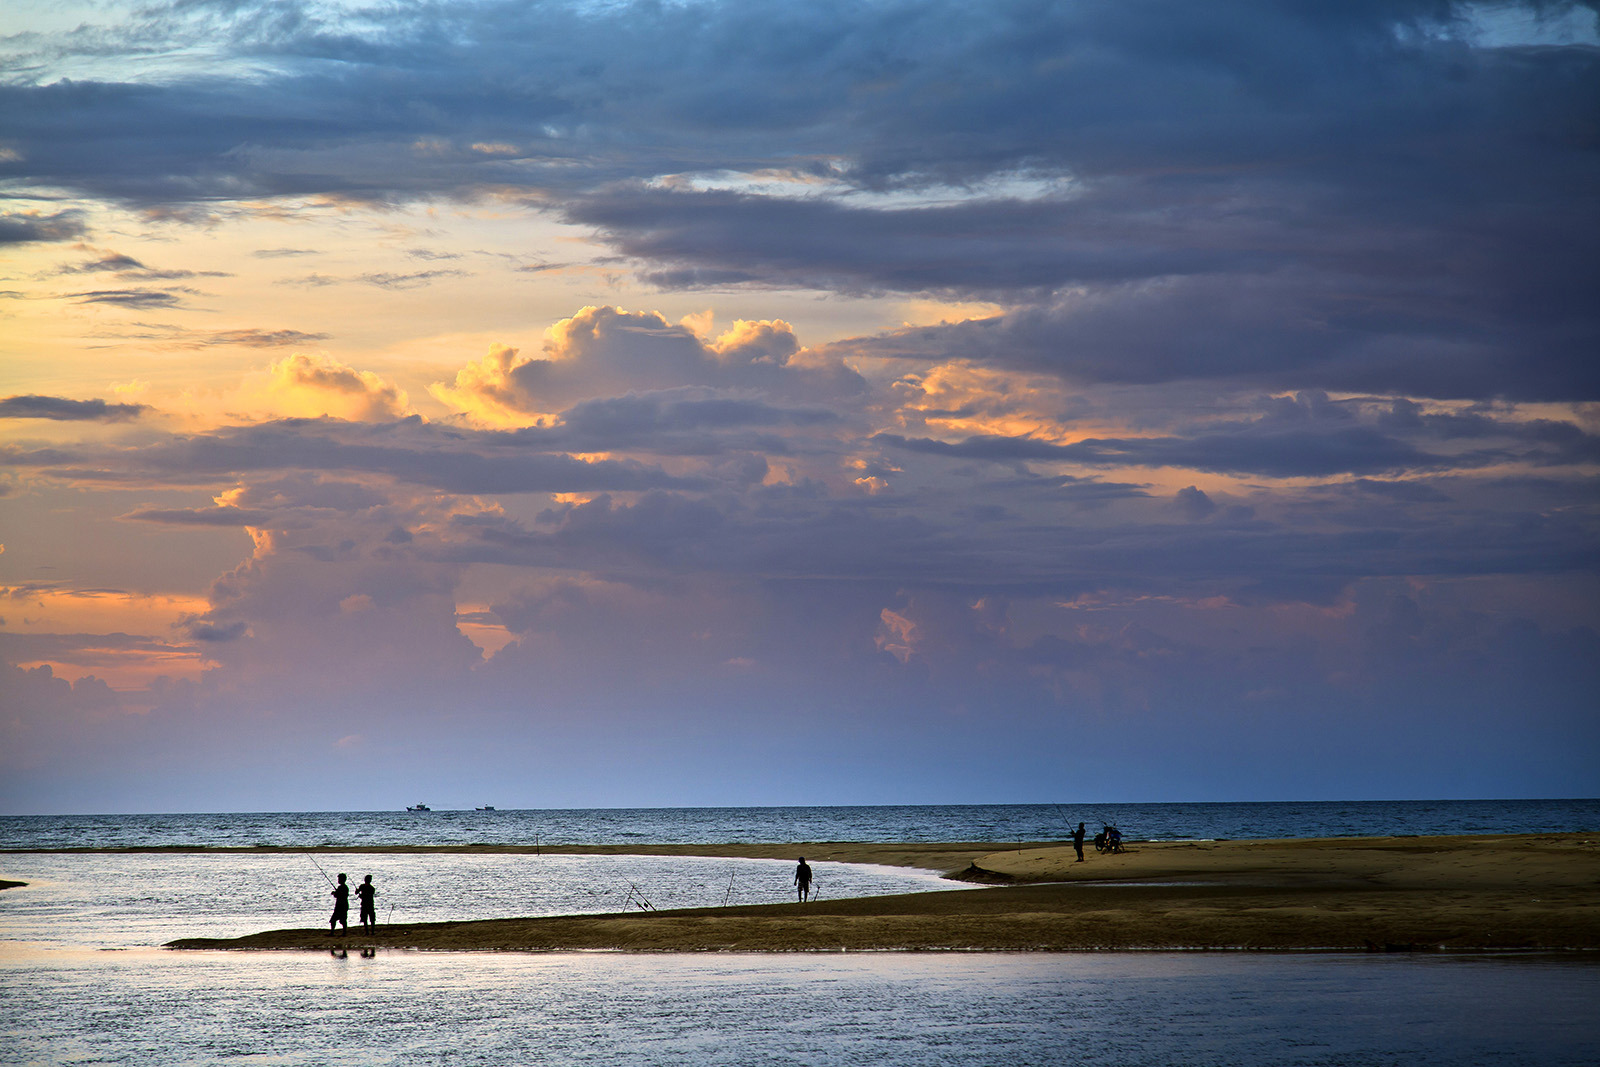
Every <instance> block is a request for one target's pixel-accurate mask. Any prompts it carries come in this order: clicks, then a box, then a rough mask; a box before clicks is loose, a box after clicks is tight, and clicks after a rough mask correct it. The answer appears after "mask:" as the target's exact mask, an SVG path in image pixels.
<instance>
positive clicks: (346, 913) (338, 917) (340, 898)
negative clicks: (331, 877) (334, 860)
mask: <svg viewBox="0 0 1600 1067" xmlns="http://www.w3.org/2000/svg"><path fill="white" fill-rule="evenodd" d="M328 895H329V896H331V897H332V898H333V915H332V916H331V917H330V918H329V919H328V933H329V934H330V935H331V934H332V933H333V928H334V927H335V926H343V927H344V931H345V933H349V932H350V887H349V886H347V885H345V884H344V875H342V874H341V875H340V876H339V884H338V885H336V886H334V887H333V892H332V893H329V894H328Z"/></svg>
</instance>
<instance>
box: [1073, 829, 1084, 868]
mask: <svg viewBox="0 0 1600 1067" xmlns="http://www.w3.org/2000/svg"><path fill="white" fill-rule="evenodd" d="M1072 847H1073V848H1075V849H1077V850H1078V860H1077V862H1079V863H1082V862H1083V823H1081V822H1080V823H1079V824H1078V828H1077V829H1076V830H1074V831H1072Z"/></svg>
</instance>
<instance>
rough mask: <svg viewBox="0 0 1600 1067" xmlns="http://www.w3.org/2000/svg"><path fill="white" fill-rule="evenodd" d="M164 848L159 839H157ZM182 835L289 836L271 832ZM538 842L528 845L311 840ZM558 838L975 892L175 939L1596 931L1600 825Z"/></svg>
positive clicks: (979, 946)
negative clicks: (828, 869) (820, 866)
mask: <svg viewBox="0 0 1600 1067" xmlns="http://www.w3.org/2000/svg"><path fill="white" fill-rule="evenodd" d="M164 851H171V850H164ZM189 851H252V852H271V851H294V850H277V849H271V848H253V849H233V850H224V849H204V850H201V849H192V850H189ZM317 851H335V852H350V853H374V852H445V853H448V852H497V853H516V852H533V851H535V849H534V848H533V847H531V846H530V847H523V846H493V845H468V846H434V847H402V848H393V849H382V848H371V847H351V848H338V849H321V850H317ZM538 851H542V852H544V853H563V854H574V853H578V854H595V853H608V854H633V855H696V856H716V857H727V856H740V857H750V858H780V859H793V858H794V857H795V856H797V855H804V856H806V857H807V859H808V860H813V861H815V860H836V861H841V862H848V863H880V864H892V865H901V866H908V867H917V868H923V869H928V870H935V871H940V872H942V873H944V874H945V875H946V877H952V878H959V879H963V880H967V881H971V882H974V883H979V884H982V885H983V886H984V888H977V889H974V890H972V891H970V892H957V893H952V892H931V893H909V894H900V895H894V896H880V897H866V898H859V899H846V900H823V901H815V902H809V903H805V904H799V903H793V902H789V903H779V904H763V905H754V906H742V907H721V908H691V909H682V910H673V911H650V912H646V911H633V912H620V913H615V914H607V915H581V916H556V917H548V918H531V919H489V920H478V921H462V922H438V923H409V924H396V925H393V926H379V928H378V929H377V930H376V931H375V932H373V933H360V932H358V931H352V932H351V933H349V934H348V935H344V934H341V935H339V936H332V937H330V936H329V935H328V933H327V931H326V930H325V929H322V928H317V929H300V930H271V931H265V932H262V933H257V934H251V935H248V936H245V937H239V938H227V939H216V938H185V939H182V940H178V941H174V942H171V943H170V945H169V946H168V947H171V948H185V949H302V950H305V949H311V950H321V951H326V950H328V949H329V948H331V947H348V948H352V949H353V948H357V947H361V948H365V947H372V948H379V949H420V950H435V951H521V952H554V951H567V950H611V951H631V952H669V951H676V952H689V951H697V952H705V951H724V952H798V951H812V952H830V951H833V952H836V951H873V950H879V951H892V950H901V951H941V950H943V951H961V950H966V951H1036V952H1065V951H1091V950H1093V951H1106V950H1154V949H1167V950H1173V949H1211V950H1255V951H1295V950H1300V951H1352V950H1354V951H1363V950H1364V951H1505V950H1525V951H1526V950H1544V951H1548V950H1588V951H1594V950H1600V834H1517V835H1512V834H1495V835H1475V836H1451V837H1366V838H1357V837H1348V838H1320V839H1304V838H1295V839H1284V840H1266V841H1263V840H1253V841H1171V842H1148V843H1134V844H1130V845H1128V846H1127V851H1125V852H1123V853H1121V854H1105V855H1102V854H1098V853H1096V852H1095V851H1094V850H1093V849H1092V848H1086V852H1087V856H1086V859H1085V860H1084V861H1083V862H1081V863H1080V862H1076V859H1075V856H1074V854H1073V850H1072V847H1071V846H1070V844H1066V843H1062V842H1046V843H1035V844H1022V845H1014V844H1013V845H1005V844H999V843H995V842H952V843H941V844H925V843H900V844H874V843H868V844H859V843H847V842H804V843H795V844H784V845H771V844H736V845H627V846H587V847H579V846H554V847H553V846H548V845H546V846H541V848H540V849H539V850H538Z"/></svg>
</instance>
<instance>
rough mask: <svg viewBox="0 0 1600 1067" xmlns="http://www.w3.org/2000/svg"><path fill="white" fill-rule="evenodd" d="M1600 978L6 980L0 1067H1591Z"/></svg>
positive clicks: (431, 969) (1213, 957)
mask: <svg viewBox="0 0 1600 1067" xmlns="http://www.w3.org/2000/svg"><path fill="white" fill-rule="evenodd" d="M1597 1003H1600V966H1595V965H1593V964H1585V963H1581V962H1576V961H1572V960H1563V959H1551V958H1537V959H1523V958H1506V959H1502V958H1493V957H1428V956H1422V957H1388V956H1302V955H1236V954H1187V955H1185V954H1174V953H1129V954H1121V955H1114V954H1100V953H1086V954H1058V955H1040V954H1009V955H1007V954H966V953H962V954H940V955H929V954H902V953H895V954H852V955H839V954H832V955H822V956H817V955H784V956H752V955H726V954H711V955H618V954H593V953H575V954H564V955H563V954H543V955H537V954H528V955H518V954H510V953H505V954H494V955H490V954H470V953H467V954H455V955H446V954H424V953H404V954H402V953H379V954H378V955H376V956H375V957H373V958H370V959H364V958H361V957H360V956H358V955H357V954H356V953H355V952H351V953H349V954H348V955H346V956H344V957H342V958H339V957H335V956H332V955H330V954H326V953H319V954H313V953H287V952H274V953H181V954H180V953H171V952H167V953H162V952H160V951H159V950H144V951H139V952H122V953H97V954H88V953H84V954H79V955H59V954H58V955H55V956H52V957H49V958H44V959H33V960H18V961H12V962H10V963H7V962H6V961H5V960H4V958H3V957H0V1064H41V1063H48V1064H109V1063H123V1064H129V1063H131V1064H155V1065H161V1067H168V1065H187V1064H217V1063H245V1064H262V1063H269V1064H274V1065H287V1067H295V1065H307V1067H309V1065H321V1064H330V1065H343V1064H361V1065H365V1064H403V1065H412V1064H416V1065H457V1064H459V1065H466V1064H495V1065H508V1064H607V1065H611V1064H628V1065H630V1067H631V1065H658V1064H673V1065H685V1067H701V1065H722V1064H729V1065H735V1064H736V1065H746V1064H783V1065H786V1067H791V1065H797V1064H803V1065H814V1067H835V1065H838V1067H857V1065H861V1064H892V1065H897V1067H924V1065H926V1067H987V1065H1007V1067H1012V1065H1015V1067H1028V1065H1053V1064H1073V1065H1081V1067H1145V1065H1148V1067H1181V1065H1195V1067H1212V1065H1216V1067H1223V1065H1228V1067H1379V1065H1382V1067H1479V1065H1481V1067H1508V1065H1509V1067H1580V1065H1581V1067H1593V1065H1594V1064H1595V1063H1597V1062H1600V1034H1597V1032H1596V1023H1595V1022H1594V1018H1595V1016H1594V1006H1595V1004H1597Z"/></svg>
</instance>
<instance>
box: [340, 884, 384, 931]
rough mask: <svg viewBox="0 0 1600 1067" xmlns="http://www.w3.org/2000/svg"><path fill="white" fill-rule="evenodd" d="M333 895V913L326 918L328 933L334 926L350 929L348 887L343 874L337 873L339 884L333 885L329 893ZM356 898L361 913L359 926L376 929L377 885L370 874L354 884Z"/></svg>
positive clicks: (370, 929)
mask: <svg viewBox="0 0 1600 1067" xmlns="http://www.w3.org/2000/svg"><path fill="white" fill-rule="evenodd" d="M329 896H331V897H333V915H332V916H331V917H330V918H329V919H328V933H330V934H331V933H333V928H334V927H335V926H343V927H344V929H345V932H346V933H349V931H350V887H349V886H348V885H346V884H345V881H344V875H343V874H342V873H341V874H340V875H339V884H338V885H336V886H334V887H333V892H332V893H330V894H329ZM356 899H358V900H360V901H361V914H360V918H359V920H358V921H359V922H360V924H361V928H362V929H363V930H367V931H369V932H370V931H375V930H377V929H378V906H377V902H378V887H377V886H375V885H373V884H372V875H370V874H369V875H367V877H366V878H365V880H363V881H362V883H361V884H360V885H358V886H356Z"/></svg>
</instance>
